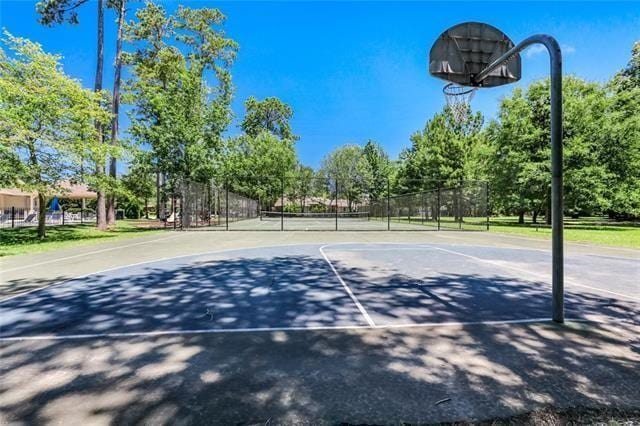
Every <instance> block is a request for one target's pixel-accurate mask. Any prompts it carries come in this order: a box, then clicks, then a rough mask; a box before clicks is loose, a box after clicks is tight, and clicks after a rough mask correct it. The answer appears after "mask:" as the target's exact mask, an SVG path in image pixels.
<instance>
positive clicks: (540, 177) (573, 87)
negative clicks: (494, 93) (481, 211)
mask: <svg viewBox="0 0 640 426" xmlns="http://www.w3.org/2000/svg"><path fill="white" fill-rule="evenodd" d="M563 98H564V102H563V106H564V120H563V121H564V122H563V139H564V141H563V144H564V169H565V182H564V189H565V194H564V195H565V211H566V212H568V213H570V214H572V215H578V214H585V213H586V214H591V213H593V212H601V211H603V210H606V209H607V205H608V199H609V195H608V193H609V186H610V174H609V172H608V171H607V168H606V167H605V166H604V164H603V162H602V161H601V158H602V146H603V137H605V132H604V131H603V129H604V128H605V127H606V126H605V123H606V120H607V118H606V112H607V109H608V106H607V105H608V102H609V101H608V100H607V97H606V93H605V92H604V90H603V88H602V87H601V85H599V84H597V83H588V82H585V81H584V80H581V79H579V78H577V77H572V76H567V77H565V78H564V79H563ZM549 111H550V99H549V81H548V80H542V81H538V82H534V83H532V84H531V85H530V86H529V87H528V88H527V90H526V91H522V90H520V89H515V90H514V92H513V93H512V95H511V97H507V98H505V99H504V100H503V102H502V103H501V105H500V112H499V115H498V122H497V123H492V125H491V126H490V127H489V132H488V133H489V138H490V140H491V143H492V145H493V155H492V158H491V160H490V170H491V171H492V193H493V199H494V201H495V202H496V205H497V207H498V208H499V209H501V210H503V211H506V212H509V211H516V212H517V213H518V215H519V221H520V222H524V214H525V213H526V212H532V214H533V216H534V220H535V219H536V218H537V216H538V214H539V213H541V212H545V219H546V221H547V223H550V221H551V217H550V203H549V201H550V182H551V172H550V155H551V152H550V135H549V126H550V121H549V120H550V118H549Z"/></svg>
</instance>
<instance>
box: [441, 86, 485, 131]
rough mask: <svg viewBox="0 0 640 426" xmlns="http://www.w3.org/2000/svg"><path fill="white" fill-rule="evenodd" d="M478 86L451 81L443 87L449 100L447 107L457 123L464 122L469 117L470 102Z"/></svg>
mask: <svg viewBox="0 0 640 426" xmlns="http://www.w3.org/2000/svg"><path fill="white" fill-rule="evenodd" d="M476 90H478V88H477V87H466V86H460V85H457V84H455V83H449V84H447V85H446V86H444V88H443V89H442V92H443V93H444V97H445V99H446V100H447V107H448V108H449V111H451V115H452V116H453V119H454V120H455V122H456V123H459V124H462V123H464V122H465V121H467V120H468V119H469V115H470V114H471V107H470V106H469V103H470V102H471V99H473V96H474V95H475V94H476Z"/></svg>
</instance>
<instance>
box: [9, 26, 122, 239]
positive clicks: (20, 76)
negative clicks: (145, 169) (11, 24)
mask: <svg viewBox="0 0 640 426" xmlns="http://www.w3.org/2000/svg"><path fill="white" fill-rule="evenodd" d="M2 41H3V44H5V45H6V46H7V47H8V49H9V51H10V52H11V54H9V55H8V54H7V53H5V51H4V50H2V49H0V140H1V141H2V146H3V155H2V157H3V160H2V163H3V164H4V166H3V168H6V164H11V162H16V161H18V160H19V161H20V163H21V167H17V168H16V170H15V172H16V173H19V175H18V176H17V178H16V179H14V181H15V183H18V186H19V187H20V188H22V189H25V190H28V191H37V192H38V193H39V206H40V215H39V235H40V237H41V238H44V212H45V208H46V206H45V201H46V196H47V195H49V194H51V193H52V192H53V191H55V190H56V189H57V188H58V186H59V183H60V181H61V180H63V179H69V178H82V177H83V175H82V170H83V167H82V166H83V164H84V162H85V161H87V160H92V162H94V163H95V162H97V161H101V160H102V161H103V160H104V159H105V158H106V156H107V155H108V154H109V153H111V152H112V151H110V150H108V149H105V147H104V146H102V144H99V143H97V140H98V139H97V136H96V127H95V126H94V123H96V122H97V123H106V122H108V120H109V118H110V115H109V113H108V112H106V111H105V110H104V109H103V108H102V107H101V101H102V99H101V95H100V94H99V93H98V94H96V93H94V92H91V91H89V90H87V89H83V88H82V86H81V85H80V84H79V83H78V82H77V81H75V80H73V79H71V78H69V77H68V76H67V75H65V74H64V72H63V71H62V69H61V67H60V63H59V62H60V58H59V57H58V56H55V55H50V54H47V53H45V52H44V51H43V50H42V47H41V46H40V45H39V44H36V43H32V42H30V41H29V40H26V39H23V38H18V37H14V36H12V35H11V34H9V33H6V32H5V38H4V39H3V40H2ZM7 151H8V152H7Z"/></svg>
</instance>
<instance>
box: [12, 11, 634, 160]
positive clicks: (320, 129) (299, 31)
mask: <svg viewBox="0 0 640 426" xmlns="http://www.w3.org/2000/svg"><path fill="white" fill-rule="evenodd" d="M178 3H182V4H185V5H188V6H191V7H217V8H219V9H221V10H222V11H223V13H225V14H226V15H227V18H228V20H227V23H226V24H225V30H226V32H227V34H228V35H229V36H230V37H232V38H234V39H235V40H237V41H238V43H239V44H240V51H239V55H238V59H237V61H236V63H235V64H234V66H233V69H232V74H233V79H234V84H235V86H236V94H235V101H234V104H233V109H234V112H235V114H236V122H234V124H233V125H232V128H231V129H230V130H229V133H230V134H236V133H239V130H238V128H237V123H238V121H239V120H240V119H241V117H242V114H243V105H242V103H243V101H244V100H245V99H246V98H247V97H248V96H251V95H253V96H256V97H258V98H263V97H266V96H277V97H279V98H281V99H282V100H283V101H285V102H287V103H288V104H290V105H291V106H292V107H293V109H294V111H295V117H294V119H293V123H292V124H293V128H294V131H295V132H296V133H297V134H298V135H299V136H300V141H299V142H298V144H297V150H298V155H299V157H300V159H301V161H302V162H303V163H305V164H307V165H310V166H314V167H317V166H318V165H319V163H320V161H321V159H322V157H323V156H324V155H325V154H326V153H328V152H329V151H330V150H332V149H333V148H335V147H337V146H339V145H342V144H344V143H358V144H364V143H365V142H366V141H367V140H368V139H373V140H376V141H377V142H379V143H381V144H382V145H383V146H384V147H385V149H386V150H387V151H388V152H389V154H390V155H391V156H392V157H393V158H395V157H396V156H397V155H398V153H399V152H400V151H401V150H402V149H403V148H405V147H407V146H408V145H409V136H410V134H411V133H413V132H414V131H416V130H419V129H422V128H423V127H424V124H425V122H426V120H427V119H428V118H429V117H430V116H432V115H433V114H434V113H435V112H437V111H439V110H440V109H441V108H442V106H443V105H444V98H443V95H442V86H443V85H444V82H442V81H441V80H437V79H435V78H433V77H430V76H429V75H428V73H427V53H428V50H429V48H430V46H431V44H432V42H433V41H434V40H435V38H436V37H437V36H438V35H439V34H440V33H441V32H442V31H443V30H445V29H446V28H448V27H450V26H452V25H454V24H456V23H459V22H464V21H481V22H486V23H489V24H492V25H494V26H496V27H498V28H500V29H501V30H503V31H504V32H505V33H506V34H507V35H509V36H510V37H511V38H512V40H514V41H515V42H518V41H519V40H522V39H523V38H525V37H527V36H529V35H531V34H534V33H548V34H551V35H553V36H555V37H556V38H557V39H558V40H559V42H560V43H561V45H562V47H563V50H564V70H565V73H570V74H575V75H577V76H580V77H583V78H585V79H588V80H591V81H601V82H602V81H606V80H607V79H608V78H610V77H611V76H612V75H613V74H614V73H615V72H616V71H617V70H619V69H620V68H622V67H623V66H624V65H625V64H626V63H627V61H628V60H629V56H630V50H631V46H632V44H633V42H634V41H635V40H639V39H640V3H639V2H622V3H614V2H606V3H598V2H555V3H550V2H504V1H503V2H495V3H489V2H479V1H478V2H473V3H465V2H406V3H404V2H402V3H399V2H395V3H387V2H337V1H335V2H246V1H236V2H224V1H223V2H209V1H182V2H163V4H164V5H165V7H167V9H169V10H172V9H173V8H175V7H176V5H177V4H178ZM141 6H142V3H141V2H133V3H131V5H130V9H131V10H133V9H135V8H137V7H141ZM129 13H130V16H132V15H133V14H132V12H131V11H130V12H129ZM36 19H37V15H36V13H35V1H33V2H32V1H27V0H21V1H11V0H0V26H2V27H4V28H6V29H7V30H9V31H10V32H12V33H13V34H15V35H19V36H22V37H27V38H30V39H32V40H34V41H37V42H39V43H41V44H42V45H43V46H44V48H45V49H46V50H47V51H49V52H54V53H60V54H62V55H63V56H64V68H65V71H66V72H67V73H68V74H70V75H71V76H73V77H75V78H78V79H80V80H81V81H82V82H83V83H84V84H85V85H86V86H87V87H92V86H93V75H94V72H95V19H96V18H95V4H92V5H89V6H88V7H87V6H84V7H83V8H82V10H81V12H80V24H79V25H78V26H76V27H71V26H69V25H64V26H59V27H54V28H46V27H42V26H41V25H39V24H38V23H37V21H36ZM114 20H115V16H114V14H113V12H112V11H109V12H108V13H107V16H106V22H107V28H106V34H107V38H106V46H105V54H106V61H105V87H107V88H110V87H111V84H112V83H111V81H112V80H111V79H112V75H113V65H112V64H113V53H114V49H115V41H114V34H115V25H114ZM548 67H549V65H548V58H547V55H546V54H545V53H544V51H541V50H539V49H535V48H533V49H531V50H529V51H527V52H525V54H524V57H523V75H522V80H521V81H520V82H519V83H518V85H526V84H527V83H529V82H531V81H532V80H535V79H539V78H543V77H545V76H546V75H547V72H548ZM512 87H513V86H511V87H503V88H496V89H486V90H483V91H480V92H479V93H478V94H477V95H476V97H475V99H474V100H473V104H472V105H473V108H474V109H477V110H480V111H482V112H483V113H484V114H485V115H486V116H487V117H489V118H490V117H492V116H494V115H495V112H496V109H497V106H498V101H499V99H500V97H502V96H504V95H505V94H507V93H509V92H510V91H511V89H512ZM126 121H127V120H123V123H122V127H124V128H125V129H126V124H127V123H126Z"/></svg>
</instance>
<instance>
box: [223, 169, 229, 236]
mask: <svg viewBox="0 0 640 426" xmlns="http://www.w3.org/2000/svg"><path fill="white" fill-rule="evenodd" d="M224 191H225V195H224V198H225V199H224V209H225V215H224V216H225V219H224V220H225V222H224V223H225V229H226V230H227V231H228V230H229V182H227V181H225V184H224Z"/></svg>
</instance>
